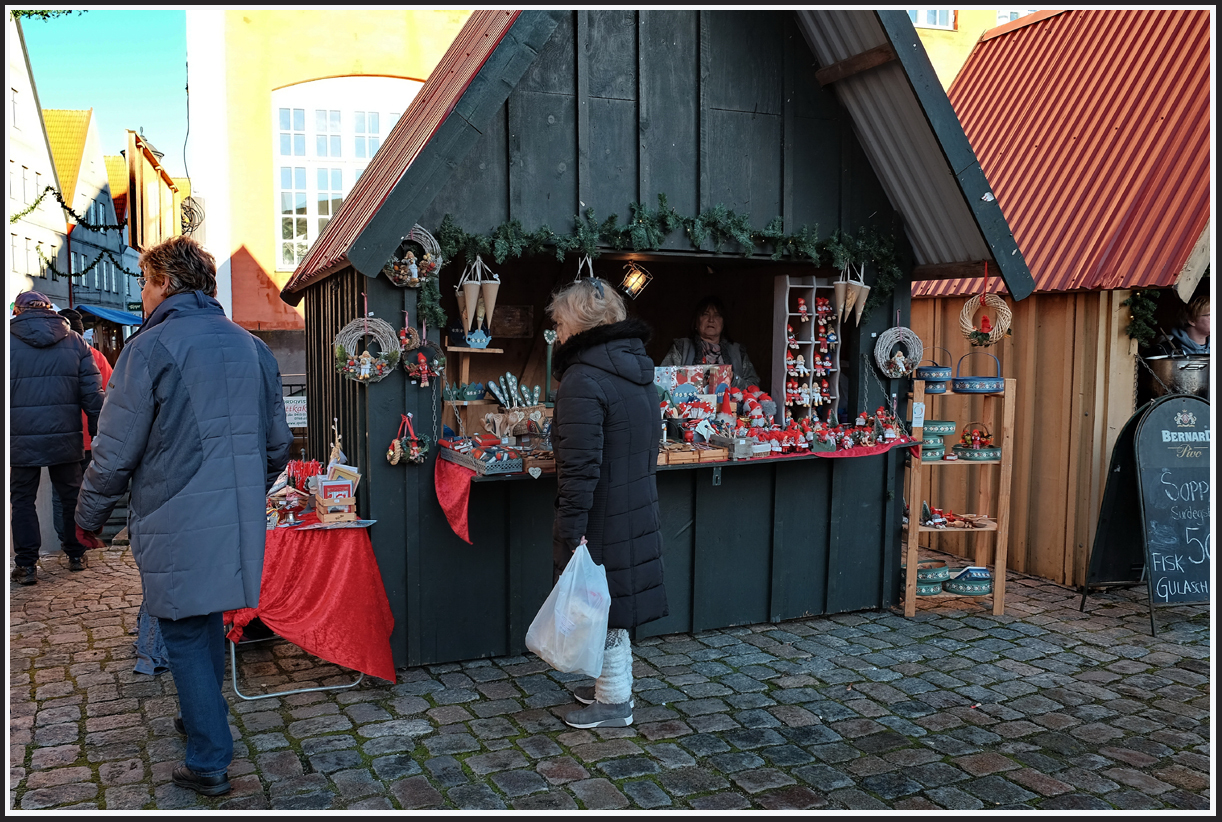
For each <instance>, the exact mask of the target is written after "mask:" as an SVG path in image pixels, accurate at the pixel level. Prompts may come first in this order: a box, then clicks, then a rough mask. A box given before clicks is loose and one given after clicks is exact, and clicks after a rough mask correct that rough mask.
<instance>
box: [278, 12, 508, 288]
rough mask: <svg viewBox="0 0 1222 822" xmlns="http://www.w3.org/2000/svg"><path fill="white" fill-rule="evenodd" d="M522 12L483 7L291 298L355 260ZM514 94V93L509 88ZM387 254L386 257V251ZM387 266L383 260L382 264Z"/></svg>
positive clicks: (313, 250)
mask: <svg viewBox="0 0 1222 822" xmlns="http://www.w3.org/2000/svg"><path fill="white" fill-rule="evenodd" d="M520 14H521V12H520V11H515V10H505V9H501V10H492V11H489V10H477V11H474V12H472V13H471V16H470V17H468V18H467V22H466V23H465V24H464V25H463V27H462V29H461V30H460V31H459V32H458V36H457V37H455V38H454V42H453V43H452V44H451V45H450V48H449V49H447V50H446V53H445V55H444V56H443V57H442V58H441V62H439V63H438V64H437V67H436V68H435V69H433V72H432V73H431V74H430V75H429V78H428V80H427V81H425V83H424V85H423V86H422V87H421V88H420V90H419V91H418V92H417V93H416V96H415V98H414V99H413V100H412V102H411V103H410V104H409V105H408V107H407V111H405V112H404V113H403V116H402V117H400V118H399V121H398V122H397V123H396V124H395V126H394V128H392V129H391V131H390V134H388V135H387V136H386V140H385V141H384V142H383V144H382V147H381V149H379V151H378V153H377V154H375V155H374V157H373V160H372V161H370V163H369V165H368V167H367V168H366V169H365V171H364V173H362V174H361V178H360V179H359V180H358V181H357V182H356V185H354V186H353V187H352V192H351V193H350V194H349V195H348V198H347V199H346V200H345V201H344V204H343V206H342V207H341V208H340V210H339V213H338V214H336V215H335V217H334V218H333V219H332V220H331V222H330V223H328V225H327V227H326V229H325V230H324V231H323V233H322V235H321V236H320V237H319V238H318V240H316V241H315V243H314V245H313V246H311V247H310V251H309V253H307V254H306V257H305V259H304V260H302V261H301V264H300V265H299V266H297V270H296V271H295V272H294V273H293V276H292V277H291V278H290V279H289V281H288V282H287V283H286V284H285V286H284V289H283V291H282V292H281V295H282V296H284V297H287V298H288V299H290V300H291V301H292V302H293V303H296V302H299V301H300V296H296V297H288V295H290V294H292V293H293V292H295V291H299V290H300V289H301V288H303V287H304V286H305V285H307V284H309V283H310V282H312V281H314V280H317V279H319V278H321V277H325V276H327V275H328V274H330V273H332V272H334V271H337V270H339V269H340V268H342V267H344V266H346V265H348V264H350V263H349V254H350V253H351V251H352V246H353V244H354V243H355V242H357V241H358V240H359V238H360V235H361V233H362V232H363V231H365V229H366V228H367V227H368V226H369V223H370V222H371V221H372V220H373V218H374V216H375V214H376V212H377V211H378V209H379V208H380V207H381V206H382V204H383V203H384V202H385V201H386V198H387V197H388V196H390V193H391V191H392V190H393V189H394V188H395V186H396V185H397V184H398V183H399V181H400V180H401V179H402V177H403V174H404V173H405V172H406V171H407V169H408V167H409V166H410V165H411V164H412V162H413V161H414V160H415V159H416V157H417V156H419V154H420V153H421V151H422V150H423V149H424V147H425V146H426V145H427V144H428V142H429V140H430V139H431V138H432V137H433V135H434V133H436V131H437V130H438V128H439V127H440V126H441V125H442V122H443V121H444V120H445V119H446V118H447V117H449V115H450V113H451V112H452V111H453V110H454V108H455V107H456V106H457V105H458V103H459V101H460V100H461V99H462V96H463V93H464V92H465V91H466V90H467V87H468V86H470V85H471V82H472V80H474V79H475V77H476V75H477V74H478V73H479V70H480V68H481V67H482V66H483V65H484V63H485V62H486V61H487V60H488V58H489V57H490V56H491V55H492V53H493V51H495V50H496V48H497V46H499V45H500V43H501V41H502V39H504V37H505V35H506V34H507V33H508V32H509V29H510V28H512V27H513V24H514V21H516V20H517V19H518V16H519V15H520ZM506 93H508V92H506ZM383 257H385V255H383ZM378 267H379V268H380V267H381V264H379V265H378Z"/></svg>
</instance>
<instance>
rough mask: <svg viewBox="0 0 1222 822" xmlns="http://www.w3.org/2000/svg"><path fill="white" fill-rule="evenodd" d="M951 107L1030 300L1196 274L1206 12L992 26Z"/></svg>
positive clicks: (931, 289) (1072, 14)
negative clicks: (1024, 272) (1035, 295)
mask: <svg viewBox="0 0 1222 822" xmlns="http://www.w3.org/2000/svg"><path fill="white" fill-rule="evenodd" d="M1016 22H1017V21H1016ZM949 97H950V100H951V102H952V103H953V105H954V107H955V111H956V113H957V114H958V115H959V119H960V121H961V122H962V123H963V128H964V130H965V131H966V132H967V135H968V138H969V139H970V140H971V142H972V145H973V147H974V148H975V149H976V154H977V156H978V157H979V158H980V163H981V166H982V167H983V168H984V170H985V173H986V174H987V175H988V178H989V180H990V181H991V182H992V184H993V191H994V193H995V194H996V196H997V199H998V202H1000V204H1001V207H1002V209H1003V210H1004V212H1005V214H1006V218H1007V220H1008V221H1009V223H1010V226H1011V227H1012V228H1013V230H1014V236H1015V239H1016V240H1017V241H1018V244H1019V247H1020V248H1021V249H1022V252H1023V254H1024V256H1025V257H1026V258H1027V263H1028V265H1029V267H1030V269H1031V273H1032V275H1033V276H1034V278H1035V285H1036V290H1037V291H1072V290H1090V289H1116V288H1138V287H1143V288H1144V287H1166V286H1171V285H1174V284H1176V283H1177V280H1179V279H1180V277H1181V273H1183V274H1184V275H1185V276H1187V277H1199V274H1200V270H1201V269H1203V268H1204V265H1205V264H1206V263H1207V262H1208V234H1209V224H1210V149H1211V142H1210V120H1211V99H1210V12H1209V11H1208V10H1191V11H1189V10H1170V9H1157V10H1137V9H1126V10H1089V9H1083V10H1069V11H1065V12H1063V13H1060V14H1054V15H1049V16H1046V17H1042V18H1037V19H1034V20H1031V21H1026V20H1025V18H1024V21H1023V25H1016V24H1015V23H1010V24H1007V25H1005V26H1000V27H998V28H997V29H993V30H991V31H989V32H987V33H986V34H985V35H984V37H982V38H981V41H980V42H979V43H978V44H977V45H976V48H975V50H974V51H973V52H972V54H971V56H970V57H969V58H968V61H967V63H966V64H965V65H964V67H963V69H962V70H961V71H960V72H959V75H958V77H957V78H956V79H955V82H954V83H953V84H952V86H951V88H950V92H949ZM1202 248H1204V251H1205V253H1204V254H1203V255H1202V253H1201V251H1202ZM983 287H985V282H984V280H983V278H975V279H960V280H943V281H931V282H920V283H916V284H915V285H914V287H913V295H914V296H940V295H951V294H972V293H979V292H980V290H981V289H982V288H983ZM1000 288H1001V285H1000V283H998V282H997V281H996V278H993V279H992V280H991V281H990V282H989V283H988V289H989V290H991V291H998V290H1000Z"/></svg>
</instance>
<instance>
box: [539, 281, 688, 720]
mask: <svg viewBox="0 0 1222 822" xmlns="http://www.w3.org/2000/svg"><path fill="white" fill-rule="evenodd" d="M548 313H549V314H550V316H551V318H552V320H553V321H555V323H556V334H557V339H558V341H559V343H560V345H559V347H558V348H557V349H556V350H555V352H554V354H553V363H554V369H553V372H554V374H555V376H556V377H557V379H559V381H560V385H559V388H558V389H557V391H556V405H555V410H554V413H553V417H552V444H553V448H554V450H555V454H556V488H557V494H556V520H555V524H554V525H553V528H552V553H553V558H554V561H555V575H556V576H557V577H559V575H560V573H561V572H562V571H563V570H564V567H565V566H566V565H567V564H568V561H569V558H570V557H571V556H572V554H573V551H574V550H575V549H576V547H577V545H578V544H579V543H580V542H581V540H582V538H583V537H584V538H585V540H586V542H587V546H586V547H587V548H588V550H589V552H590V556H591V558H592V559H593V560H594V562H595V563H597V564H599V565H602V566H603V567H604V568H605V569H606V572H607V587H608V589H609V591H610V594H611V612H610V616H609V618H608V621H607V627H608V631H607V640H606V645H605V649H606V650H605V656H604V661H603V669H602V673H601V675H600V676H599V677H598V679H597V680H596V681H595V683H594V685H593V686H592V687H590V686H585V687H579V688H577V689H576V690H575V691H574V695H575V696H576V697H577V699H578V701H580V702H583V703H585V704H586V705H587V707H585V708H581V709H578V710H575V711H572V712H571V713H569V715H568V716H567V717H566V718H565V722H567V723H568V724H569V725H571V726H572V727H574V728H599V727H614V726H624V725H630V724H631V723H632V649H631V646H630V644H629V635H628V631H629V630H630V629H633V628H635V627H637V626H638V625H644V624H645V623H647V622H652V621H653V620H656V619H660V618H661V617H664V616H666V615H667V613H668V611H667V605H666V586H665V584H664V581H663V573H662V532H661V520H660V516H659V513H658V489H657V484H656V482H655V473H656V471H657V465H658V444H659V442H660V440H661V438H662V422H661V415H660V412H659V410H658V392H657V389H656V388H654V384H653V362H652V361H651V360H650V359H649V357H648V356H647V355H646V354H645V343H646V342H647V341H648V339H649V334H650V331H649V326H648V325H646V324H645V323H644V322H642V321H641V320H638V319H628V318H627V310H626V308H625V306H624V301H623V299H622V298H621V297H620V296H619V294H617V293H616V292H615V290H614V289H613V288H612V286H611V285H610V284H609V283H607V282H606V281H605V280H600V279H582V280H578V281H576V282H574V283H572V284H570V285H568V286H565V287H564V288H562V289H560V291H558V292H557V293H556V294H555V295H554V296H553V298H552V301H551V304H550V305H549V306H548Z"/></svg>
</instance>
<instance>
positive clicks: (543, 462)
mask: <svg viewBox="0 0 1222 822" xmlns="http://www.w3.org/2000/svg"><path fill="white" fill-rule="evenodd" d="M531 468H538V469H539V470H540V471H542V472H543V473H545V474H554V473H556V457H555V455H554V454H551V453H541V454H523V455H522V470H523V471H529V470H530V469H531Z"/></svg>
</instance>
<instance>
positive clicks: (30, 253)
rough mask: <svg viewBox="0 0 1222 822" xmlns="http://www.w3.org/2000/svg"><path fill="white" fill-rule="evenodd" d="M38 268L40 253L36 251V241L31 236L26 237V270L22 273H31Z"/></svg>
mask: <svg viewBox="0 0 1222 822" xmlns="http://www.w3.org/2000/svg"><path fill="white" fill-rule="evenodd" d="M37 270H38V255H37V254H35V253H34V241H33V240H31V239H30V238H29V237H26V238H25V271H23V272H21V273H22V274H29V273H30V272H31V271H37Z"/></svg>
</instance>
